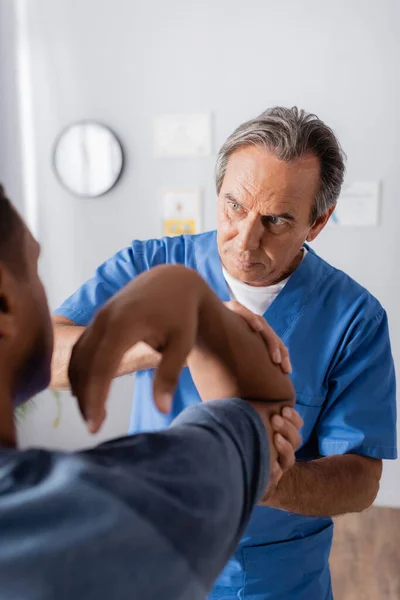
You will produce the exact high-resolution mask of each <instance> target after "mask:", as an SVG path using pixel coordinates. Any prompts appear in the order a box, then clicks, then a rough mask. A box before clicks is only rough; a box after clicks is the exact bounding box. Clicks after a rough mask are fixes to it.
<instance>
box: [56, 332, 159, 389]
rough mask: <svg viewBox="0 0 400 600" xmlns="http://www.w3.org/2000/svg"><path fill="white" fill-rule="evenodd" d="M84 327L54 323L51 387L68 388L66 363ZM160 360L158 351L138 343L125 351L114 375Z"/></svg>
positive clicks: (136, 369)
mask: <svg viewBox="0 0 400 600" xmlns="http://www.w3.org/2000/svg"><path fill="white" fill-rule="evenodd" d="M85 329H86V328H85V327H78V326H77V325H72V324H61V323H57V322H56V323H55V324H54V352H53V358H52V364H51V384H50V385H51V388H52V389H56V390H69V388H70V383H69V379H68V365H69V360H70V357H71V352H72V348H73V347H74V345H75V343H76V342H77V341H78V339H79V338H80V337H81V335H82V333H83V332H84V331H85ZM159 361H160V355H159V354H158V352H156V351H155V350H153V348H150V346H148V345H147V344H144V343H139V344H136V345H135V346H133V347H132V348H131V349H130V350H128V352H126V353H125V355H124V357H123V358H122V360H121V363H120V365H119V368H118V371H117V373H116V377H121V376H122V375H128V374H129V373H134V372H136V371H142V370H144V369H154V368H155V367H157V365H158V363H159Z"/></svg>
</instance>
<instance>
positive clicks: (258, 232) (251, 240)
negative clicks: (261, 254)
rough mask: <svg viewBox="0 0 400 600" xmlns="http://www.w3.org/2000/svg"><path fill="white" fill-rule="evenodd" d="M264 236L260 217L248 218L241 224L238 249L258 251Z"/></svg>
mask: <svg viewBox="0 0 400 600" xmlns="http://www.w3.org/2000/svg"><path fill="white" fill-rule="evenodd" d="M263 234H264V226H263V224H262V222H261V219H260V217H250V216H249V217H248V218H247V219H244V220H243V221H242V222H241V223H240V228H239V233H238V247H239V249H240V250H257V248H258V247H259V246H260V243H261V238H262V236H263Z"/></svg>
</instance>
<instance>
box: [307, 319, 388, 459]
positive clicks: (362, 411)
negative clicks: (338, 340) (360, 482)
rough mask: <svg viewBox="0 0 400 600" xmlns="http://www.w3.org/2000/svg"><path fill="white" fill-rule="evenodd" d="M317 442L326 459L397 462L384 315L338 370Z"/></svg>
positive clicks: (368, 328)
mask: <svg viewBox="0 0 400 600" xmlns="http://www.w3.org/2000/svg"><path fill="white" fill-rule="evenodd" d="M317 437H318V443H319V451H320V453H321V455H322V456H330V455H332V454H346V453H354V454H361V455H364V456H369V457H371V458H377V459H395V458H397V448H396V379H395V369H394V363H393V357H392V352H391V347H390V338H389V330H388V322H387V316H386V313H385V311H384V310H383V309H381V310H380V311H379V312H378V313H377V314H376V315H375V316H374V317H373V318H372V319H371V320H370V321H369V322H368V323H366V324H365V325H364V327H363V328H362V330H361V331H359V332H358V334H357V335H355V336H354V337H353V339H352V340H351V341H349V343H348V344H347V345H346V347H345V349H344V351H343V353H342V356H341V357H340V359H339V361H338V363H337V364H336V365H335V366H334V367H333V370H332V372H331V375H330V378H329V391H328V398H327V401H326V404H325V406H324V408H323V410H322V413H321V415H320V418H319V421H318V424H317Z"/></svg>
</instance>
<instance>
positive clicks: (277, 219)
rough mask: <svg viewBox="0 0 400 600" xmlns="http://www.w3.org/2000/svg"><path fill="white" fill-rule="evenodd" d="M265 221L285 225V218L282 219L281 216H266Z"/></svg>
mask: <svg viewBox="0 0 400 600" xmlns="http://www.w3.org/2000/svg"><path fill="white" fill-rule="evenodd" d="M265 222H266V224H268V225H278V226H280V225H285V224H286V223H285V221H284V220H283V219H281V218H280V217H266V218H265Z"/></svg>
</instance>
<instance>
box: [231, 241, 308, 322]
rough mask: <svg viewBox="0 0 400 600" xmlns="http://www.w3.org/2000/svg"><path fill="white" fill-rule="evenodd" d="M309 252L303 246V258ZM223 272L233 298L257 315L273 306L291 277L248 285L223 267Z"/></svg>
mask: <svg viewBox="0 0 400 600" xmlns="http://www.w3.org/2000/svg"><path fill="white" fill-rule="evenodd" d="M306 254H307V249H306V248H303V258H302V260H304V257H305V255H306ZM222 272H223V274H224V277H225V281H226V283H227V284H228V288H229V295H230V298H231V300H236V301H237V302H240V304H243V306H245V307H246V308H248V309H249V310H251V312H253V313H254V314H256V315H263V314H264V313H265V311H266V310H267V308H268V307H269V306H271V304H272V303H273V301H274V300H275V298H276V297H277V295H278V294H279V292H281V291H282V290H283V288H284V287H285V285H286V284H287V282H288V281H289V279H290V276H289V277H287V278H286V279H284V280H283V281H280V282H279V283H275V284H274V285H267V286H264V287H254V286H253V285H248V284H247V283H243V281H239V280H238V279H235V278H234V277H232V275H229V273H228V272H227V271H226V269H224V267H222Z"/></svg>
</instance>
